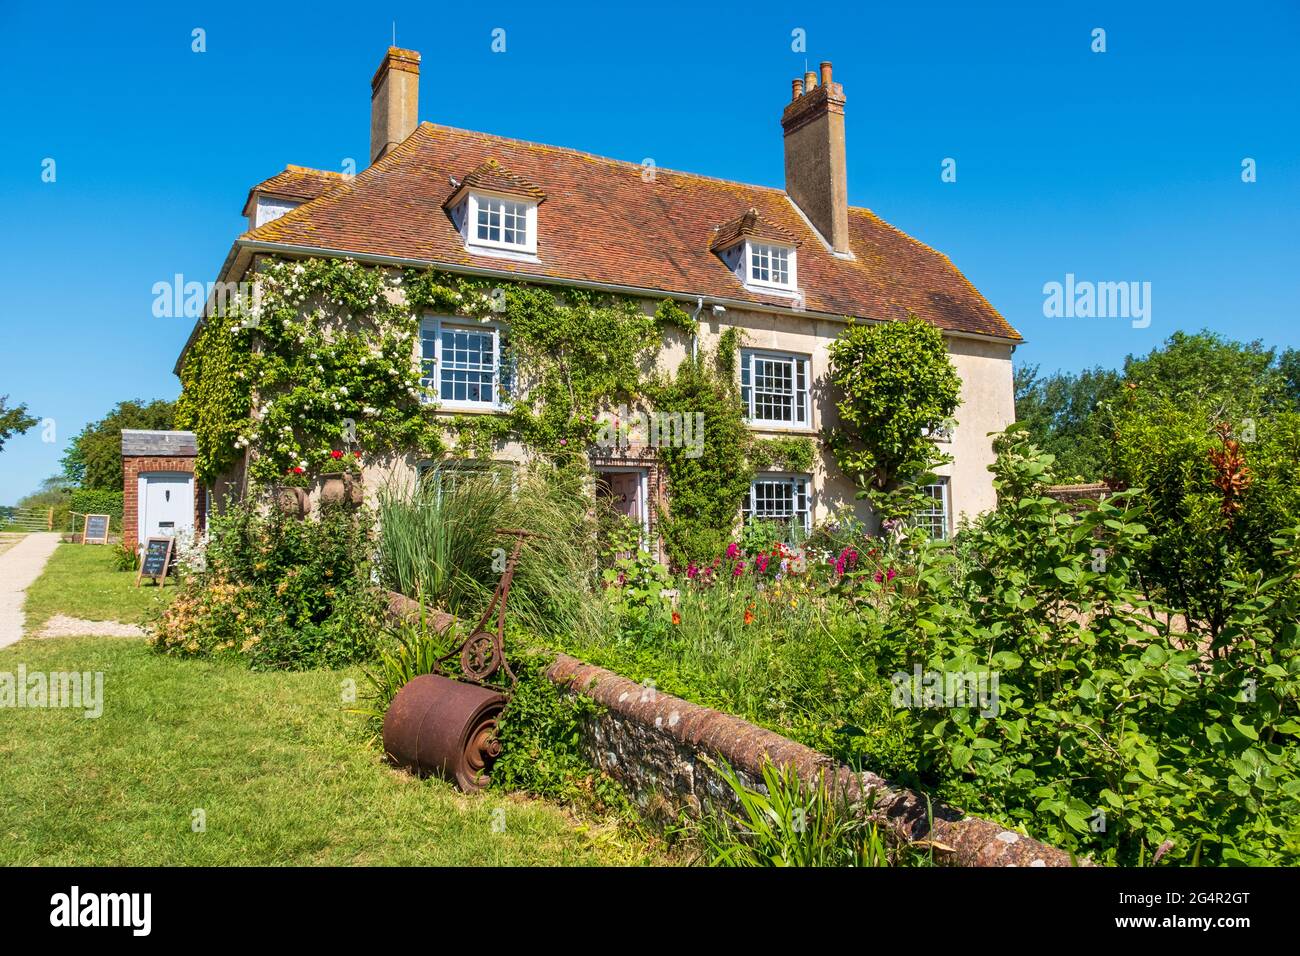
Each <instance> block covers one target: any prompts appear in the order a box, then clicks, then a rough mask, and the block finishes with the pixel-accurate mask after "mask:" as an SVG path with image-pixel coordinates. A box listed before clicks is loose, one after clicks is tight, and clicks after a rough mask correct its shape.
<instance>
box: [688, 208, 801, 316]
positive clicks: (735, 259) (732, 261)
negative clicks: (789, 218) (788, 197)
mask: <svg viewBox="0 0 1300 956" xmlns="http://www.w3.org/2000/svg"><path fill="white" fill-rule="evenodd" d="M715 233H716V234H715V236H714V237H713V242H712V243H710V246H709V248H711V249H712V250H713V251H714V252H716V253H717V254H718V256H719V257H721V259H722V261H723V262H724V263H726V266H727V268H728V269H730V270H731V271H732V272H733V273H735V275H736V278H737V279H739V280H740V281H741V283H742V284H743V285H744V286H745V288H746V289H749V290H750V291H752V292H776V293H779V294H782V295H790V296H796V297H797V296H798V295H799V294H800V293H799V264H798V254H799V253H798V246H799V240H798V239H796V238H795V237H794V236H793V235H791V234H790V233H788V232H786V230H784V229H783V228H781V227H780V226H779V225H777V224H776V223H774V222H772V221H770V220H767V219H764V218H763V217H762V216H760V215H759V213H758V210H757V209H752V208H751V209H750V210H749V211H748V212H746V213H745V214H744V215H743V216H740V217H738V218H736V219H733V220H731V221H730V222H727V223H723V224H722V225H721V226H719V227H718V228H717V229H716V230H715Z"/></svg>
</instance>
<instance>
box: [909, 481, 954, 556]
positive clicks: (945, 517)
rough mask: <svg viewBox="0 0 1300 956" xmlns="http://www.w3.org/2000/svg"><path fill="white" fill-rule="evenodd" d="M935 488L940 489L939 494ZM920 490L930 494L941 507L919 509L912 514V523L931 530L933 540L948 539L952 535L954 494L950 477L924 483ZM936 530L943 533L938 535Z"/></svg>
mask: <svg viewBox="0 0 1300 956" xmlns="http://www.w3.org/2000/svg"><path fill="white" fill-rule="evenodd" d="M935 489H938V492H939V493H938V494H937V495H936V494H934V491H935ZM920 490H921V491H924V492H926V493H927V494H929V496H930V498H931V500H933V501H935V502H937V503H938V505H939V507H938V508H930V509H929V510H928V511H918V512H917V513H916V514H915V515H913V516H912V525H913V526H914V527H917V528H925V529H926V530H927V531H929V532H930V539H931V540H932V541H947V540H948V538H949V537H951V536H952V496H951V493H950V492H951V489H950V487H949V480H948V478H946V477H941V478H937V479H936V480H935V481H934V482H932V483H931V484H928V485H922V486H921V489H920ZM936 530H937V531H940V532H941V533H940V534H938V535H936V534H935V531H936Z"/></svg>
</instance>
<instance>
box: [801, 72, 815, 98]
mask: <svg viewBox="0 0 1300 956" xmlns="http://www.w3.org/2000/svg"><path fill="white" fill-rule="evenodd" d="M815 89H817V74H816V73H814V72H813V71H812V70H809V71H808V72H807V73H805V74H804V75H803V91H804V92H805V93H811V92H812V91H813V90H815Z"/></svg>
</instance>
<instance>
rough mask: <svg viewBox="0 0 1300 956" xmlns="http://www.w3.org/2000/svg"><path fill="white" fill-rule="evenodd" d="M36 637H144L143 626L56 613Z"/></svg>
mask: <svg viewBox="0 0 1300 956" xmlns="http://www.w3.org/2000/svg"><path fill="white" fill-rule="evenodd" d="M36 636H37V637H144V628H142V627H140V626H139V625H136V624H123V623H122V622H121V621H84V620H82V619H81V618H79V617H68V616H67V615H66V614H56V615H54V617H52V618H50V619H49V620H48V621H46V622H45V627H43V628H41V630H40V632H39V633H38V634H37V635H36Z"/></svg>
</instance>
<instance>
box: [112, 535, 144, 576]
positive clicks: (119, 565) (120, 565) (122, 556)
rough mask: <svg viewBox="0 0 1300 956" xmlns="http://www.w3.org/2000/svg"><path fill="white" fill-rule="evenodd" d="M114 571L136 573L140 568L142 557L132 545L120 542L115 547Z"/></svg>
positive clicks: (113, 550) (113, 551) (113, 553)
mask: <svg viewBox="0 0 1300 956" xmlns="http://www.w3.org/2000/svg"><path fill="white" fill-rule="evenodd" d="M112 555H113V570H115V571H134V570H136V569H137V568H138V567H139V566H140V556H139V554H137V553H136V550H135V548H134V547H133V546H132V545H129V544H126V543H125V542H119V543H118V544H115V545H113V549H112Z"/></svg>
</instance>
